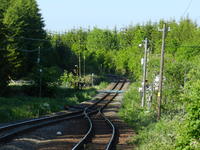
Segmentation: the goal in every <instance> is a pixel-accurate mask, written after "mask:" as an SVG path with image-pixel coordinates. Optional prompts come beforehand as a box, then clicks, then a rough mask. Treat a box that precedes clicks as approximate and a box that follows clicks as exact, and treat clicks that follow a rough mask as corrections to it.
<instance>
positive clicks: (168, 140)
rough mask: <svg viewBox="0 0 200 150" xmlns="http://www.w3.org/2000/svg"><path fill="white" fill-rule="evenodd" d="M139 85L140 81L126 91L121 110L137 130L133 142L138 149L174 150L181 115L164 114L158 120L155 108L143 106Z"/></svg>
mask: <svg viewBox="0 0 200 150" xmlns="http://www.w3.org/2000/svg"><path fill="white" fill-rule="evenodd" d="M137 87H139V84H138V83H134V84H132V85H131V86H130V89H129V90H128V91H127V92H126V93H125V96H124V101H123V107H122V108H121V110H120V115H121V116H122V118H123V119H124V120H125V121H126V122H127V123H128V124H129V125H130V126H131V127H133V129H134V130H135V132H136V136H134V137H133V139H132V142H131V143H132V144H134V145H136V147H137V148H136V149H138V150H174V149H175V139H176V136H177V130H178V129H179V126H180V124H181V117H180V116H178V115H175V116H174V117H171V115H169V114H162V118H161V120H160V121H156V110H155V109H154V110H150V111H146V110H147V108H144V109H143V108H141V102H140V95H139V92H138V88H137ZM152 108H155V106H152ZM131 143H130V144H131Z"/></svg>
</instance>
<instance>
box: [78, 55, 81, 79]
mask: <svg viewBox="0 0 200 150" xmlns="http://www.w3.org/2000/svg"><path fill="white" fill-rule="evenodd" d="M78 62H79V77H80V78H81V53H79V59H78Z"/></svg>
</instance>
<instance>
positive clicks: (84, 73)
mask: <svg viewBox="0 0 200 150" xmlns="http://www.w3.org/2000/svg"><path fill="white" fill-rule="evenodd" d="M83 61H84V66H83V67H84V68H83V69H84V76H85V53H84V56H83Z"/></svg>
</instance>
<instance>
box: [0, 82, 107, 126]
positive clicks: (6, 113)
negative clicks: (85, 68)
mask: <svg viewBox="0 0 200 150" xmlns="http://www.w3.org/2000/svg"><path fill="white" fill-rule="evenodd" d="M107 85H108V84H107V83H106V82H101V83H100V84H99V85H98V86H95V87H93V88H85V89H83V90H76V89H69V88H57V89H56V90H55V93H54V94H53V96H50V97H42V98H39V97H31V96H27V95H26V94H24V93H23V91H24V87H20V86H18V87H17V86H13V87H11V91H12V92H11V93H12V94H11V95H9V96H7V97H0V123H5V122H9V121H15V120H20V119H27V118H35V117H39V116H41V115H46V114H50V113H52V112H57V111H60V110H63V109H64V105H65V106H66V105H74V104H78V103H80V102H83V101H86V100H90V99H91V98H92V97H93V96H94V95H96V93H97V89H101V88H104V87H106V86H107ZM25 88H26V87H25Z"/></svg>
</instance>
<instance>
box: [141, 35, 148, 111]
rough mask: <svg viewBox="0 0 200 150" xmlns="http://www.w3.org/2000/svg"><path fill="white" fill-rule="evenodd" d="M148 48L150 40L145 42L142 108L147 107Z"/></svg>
mask: <svg viewBox="0 0 200 150" xmlns="http://www.w3.org/2000/svg"><path fill="white" fill-rule="evenodd" d="M147 48H148V39H147V38H145V40H144V63H143V80H142V104H141V105H142V107H144V105H145V98H146V75H147Z"/></svg>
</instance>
